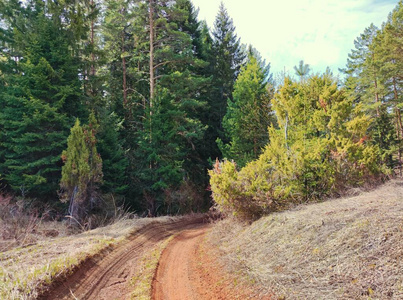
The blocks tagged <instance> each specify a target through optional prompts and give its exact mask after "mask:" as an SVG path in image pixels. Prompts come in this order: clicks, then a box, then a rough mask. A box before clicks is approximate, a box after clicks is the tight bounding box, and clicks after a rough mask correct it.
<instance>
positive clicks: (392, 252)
mask: <svg viewBox="0 0 403 300" xmlns="http://www.w3.org/2000/svg"><path fill="white" fill-rule="evenodd" d="M209 239H210V241H211V242H213V243H215V244H216V245H218V246H219V247H220V250H221V253H222V255H223V256H222V259H223V260H224V261H225V262H226V263H227V265H228V268H229V269H230V270H231V271H232V272H235V271H239V270H241V271H242V272H243V274H244V276H245V280H248V281H250V280H252V281H256V283H257V284H258V285H259V286H264V287H265V288H264V290H262V291H260V292H261V294H262V295H263V294H265V293H269V292H275V294H276V295H278V298H280V299H281V298H283V299H403V182H402V181H391V182H389V183H387V184H385V185H384V186H382V187H380V188H378V189H376V190H374V191H371V192H367V193H362V194H360V195H359V196H356V197H351V198H345V199H336V200H330V201H326V202H323V203H319V204H312V205H306V206H300V207H297V208H296V209H294V210H291V211H286V212H282V213H274V214H271V215H269V216H267V217H264V218H261V219H260V220H258V221H256V222H254V223H252V224H251V225H246V224H240V223H237V222H236V221H235V220H231V219H227V220H225V221H222V222H220V223H219V224H217V226H215V228H214V229H213V231H212V232H211V233H210V235H209Z"/></svg>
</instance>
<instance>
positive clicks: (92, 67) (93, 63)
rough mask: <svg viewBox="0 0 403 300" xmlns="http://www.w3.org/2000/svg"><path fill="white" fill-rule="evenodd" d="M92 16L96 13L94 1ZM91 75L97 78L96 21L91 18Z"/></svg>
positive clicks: (92, 2)
mask: <svg viewBox="0 0 403 300" xmlns="http://www.w3.org/2000/svg"><path fill="white" fill-rule="evenodd" d="M90 5H91V15H92V14H93V13H94V0H91V3H90ZM91 47H92V50H91V75H92V76H95V54H94V19H93V17H91Z"/></svg>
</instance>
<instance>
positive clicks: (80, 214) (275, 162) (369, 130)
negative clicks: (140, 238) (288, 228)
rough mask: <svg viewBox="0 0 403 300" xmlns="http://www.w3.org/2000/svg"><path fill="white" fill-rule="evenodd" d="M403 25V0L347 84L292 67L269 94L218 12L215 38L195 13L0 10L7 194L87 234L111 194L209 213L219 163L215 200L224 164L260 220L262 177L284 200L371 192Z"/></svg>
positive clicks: (26, 6)
mask: <svg viewBox="0 0 403 300" xmlns="http://www.w3.org/2000/svg"><path fill="white" fill-rule="evenodd" d="M401 24H402V2H401V1H400V2H399V4H398V6H397V7H396V9H395V10H394V11H393V12H392V13H391V15H390V16H389V18H388V21H387V22H386V23H385V24H384V25H383V27H382V29H377V28H375V27H374V26H371V27H370V28H369V29H367V30H366V31H365V32H364V34H363V35H361V36H360V37H359V38H358V39H357V40H356V43H355V45H356V49H354V50H353V51H352V53H351V54H350V55H349V60H348V64H347V67H346V69H345V70H344V72H345V73H346V74H347V75H346V78H347V79H346V80H345V82H340V81H338V80H337V79H336V78H334V76H332V75H331V73H330V71H329V72H327V73H326V74H322V75H313V76H308V75H307V74H306V73H307V72H309V68H307V66H304V64H303V62H301V63H300V66H299V67H298V68H297V67H296V68H295V69H296V72H297V74H298V75H297V76H299V78H298V79H293V78H291V77H289V76H284V81H283V82H282V83H279V84H277V85H276V84H275V81H274V80H273V76H272V74H271V73H270V64H266V62H265V61H264V60H263V59H262V58H261V56H260V55H259V53H258V52H257V51H256V50H255V49H254V48H253V47H252V46H249V47H246V46H244V45H242V44H241V43H240V39H239V38H238V37H237V35H236V32H235V26H234V24H233V21H232V19H231V18H230V16H229V15H228V12H227V10H226V9H225V7H224V5H223V4H221V5H220V8H219V11H218V13H217V16H216V19H215V23H214V28H213V29H212V30H210V29H209V28H208V26H207V24H206V23H205V22H201V21H199V20H198V18H197V10H196V9H195V7H194V6H193V4H192V2H191V1H190V0H130V1H127V0H86V1H71V0H57V1H56V0H54V1H50V0H45V1H44V0H30V1H25V2H20V1H18V0H2V1H0V81H1V84H0V180H1V186H2V187H3V189H4V190H5V191H7V192H13V193H14V194H16V195H18V196H22V197H28V198H37V199H40V200H41V201H44V202H55V201H57V202H58V201H59V199H61V200H62V201H64V202H66V203H68V204H69V213H70V214H71V215H74V216H75V217H77V218H79V219H81V218H84V217H85V216H86V215H87V214H88V213H90V212H91V211H93V210H94V209H96V208H97V207H99V206H101V205H102V201H105V195H114V197H118V198H119V199H122V201H123V200H124V201H125V203H126V204H127V205H129V206H130V207H131V208H132V209H134V210H137V211H147V212H148V214H149V215H158V214H173V213H184V212H189V211H194V210H203V209H206V208H208V207H210V205H211V200H210V191H209V190H208V189H209V188H208V187H209V184H210V183H209V175H208V169H211V167H212V165H213V164H214V161H216V159H218V160H221V159H224V158H226V159H227V160H226V161H225V162H223V163H222V164H221V165H220V164H219V163H218V165H217V163H216V165H215V167H214V169H213V170H216V171H213V173H211V174H212V175H211V176H212V178H211V189H212V192H213V196H214V200H215V201H216V202H219V203H220V200H218V199H219V198H217V196H216V195H217V191H218V190H217V189H221V188H222V187H221V186H220V185H217V184H216V183H215V181H214V180H216V179H217V180H218V179H219V180H222V177H223V174H224V173H225V172H224V173H223V172H221V171H218V170H219V169H220V170H221V168H222V169H223V170H224V169H225V168H227V167H224V166H226V165H229V164H232V165H233V167H231V168H234V169H233V172H235V173H234V174H237V175H236V176H240V174H241V172H245V174H248V175H245V176H246V177H245V180H246V181H247V182H248V184H250V185H252V186H251V187H250V188H249V187H248V188H246V187H247V186H248V184H244V183H242V182H241V181H239V182H238V181H237V180H235V179H236V178H232V179H231V183H228V184H230V185H234V184H235V185H236V184H240V186H242V189H247V191H246V190H245V191H244V192H245V193H246V194H248V195H249V196H250V197H252V198H253V199H255V198H259V197H258V196H253V195H252V191H254V192H256V195H260V194H262V193H263V194H264V195H266V196H263V198H264V199H266V200H264V199H263V198H262V199H263V200H262V199H259V200H258V202H259V201H260V202H259V203H260V204H259V205H258V209H257V211H258V214H259V213H261V212H262V211H264V210H265V209H266V208H267V207H268V205H267V203H268V202H267V201H269V202H270V201H277V200H274V198H273V197H269V196H267V195H268V194H267V187H259V186H258V184H257V183H256V180H257V179H256V178H261V177H262V176H263V177H264V179H263V177H262V178H261V182H262V184H263V183H264V182H265V183H264V184H268V185H270V189H274V191H275V192H273V193H274V194H276V193H280V194H282V195H283V196H281V197H283V198H282V199H288V198H290V197H291V198H293V199H294V198H298V199H302V198H304V199H305V198H310V197H312V196H315V197H317V196H319V195H322V194H330V193H332V192H334V191H336V190H338V188H340V187H341V186H343V185H344V184H342V182H348V183H349V184H358V183H360V182H362V181H363V180H364V178H365V176H372V177H374V178H375V177H379V175H380V174H386V173H387V172H388V171H387V170H388V169H390V168H393V167H394V166H396V165H398V164H400V163H401V140H402V136H403V131H402V130H403V129H402V125H401V124H402V123H401V116H400V111H401V100H400V99H401V84H402V77H401V70H402V68H401V64H402V62H401V60H402V55H401V54H402V53H401V51H402V50H401V49H402V44H401V43H402V42H401V41H402V28H401ZM284 75H286V74H284ZM267 128H269V130H267ZM275 147H277V148H275ZM275 149H276V150H275ZM268 152H270V153H272V154H270V155H269V154H267V153H268ZM275 153H277V154H275ZM259 161H260V162H261V163H263V164H264V167H263V166H258V165H259V163H258V162H259ZM219 165H220V166H219ZM253 165H255V166H256V167H257V168H258V169H259V168H260V169H261V170H260V169H259V170H260V171H258V172H257V171H256V172H257V173H256V172H255V171H252V170H249V169H250V168H252V167H251V166H253ZM345 165H347V166H348V167H345ZM248 168H249V169H248ZM244 169H245V171H244ZM337 170H339V171H340V172H341V173H337V172H338V171H337ZM347 170H349V171H351V172H352V173H351V174H349V176H348V177H347V178H344V177H343V176H345V175H346V174H345V173H346V172H347ZM214 172H215V173H214ZM231 172H232V171H231ZM248 172H249V173H248ZM259 172H262V173H259ZM343 172H344V173H343ZM252 173H253V174H252ZM263 174H264V175H263ZM252 175H253V176H254V177H253V178H254V179H253V178H252V177H250V178H249V177H248V176H252ZM325 175H326V176H329V178H333V179H331V180H329V181H328V182H324V181H325V180H324V178H325V177H324V176H325ZM350 175H351V176H350ZM242 176H243V175H242ZM267 176H269V177H270V178H269V177H267ZM272 176H274V177H273V178H272ZM220 178H221V179H220ZM259 180H260V179H259ZM224 181H225V180H224ZM237 182H238V183H237ZM294 186H297V187H295V188H294ZM280 190H282V191H281V192H280ZM263 191H264V192H263ZM238 192H239V191H237V193H238ZM244 192H242V193H244ZM242 193H241V192H240V195H241V196H239V197H238V198H239V199H240V201H241V202H242V203H243V204H242V205H244V203H247V202H248V201H246V200H245V199H249V198H248V197H249V196H245V195H244V194H242ZM263 194H262V195H263ZM276 195H277V194H276ZM296 195H297V196H296ZM231 197H232V196H231ZM224 198H225V197H224ZM224 198H223V199H224ZM235 198H237V197H233V198H231V199H235ZM238 198H237V199H238ZM225 201H230V200H229V198H228V199H226V200H225ZM231 201H232V200H231ZM245 201H246V202H245ZM251 201H252V202H253V201H255V200H251ZM265 201H266V202H267V203H266V204H264V202H265ZM280 202H281V201H280ZM262 205H263V206H262ZM262 207H265V208H264V209H263V208H262ZM254 213H255V212H254ZM254 213H253V214H254Z"/></svg>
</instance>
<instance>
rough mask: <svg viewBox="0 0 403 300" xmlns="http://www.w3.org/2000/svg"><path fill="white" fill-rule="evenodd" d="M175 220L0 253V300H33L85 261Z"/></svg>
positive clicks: (130, 223) (129, 222)
mask: <svg viewBox="0 0 403 300" xmlns="http://www.w3.org/2000/svg"><path fill="white" fill-rule="evenodd" d="M173 220H175V218H171V217H162V218H155V219H126V220H120V221H118V222H116V223H115V224H113V225H110V226H106V227H102V228H97V229H95V230H91V231H87V232H84V233H81V234H77V235H72V236H66V237H57V238H53V239H50V240H42V241H38V242H37V243H36V244H35V245H30V246H27V247H19V248H14V249H11V250H9V251H5V252H2V253H0V299H34V298H36V297H37V296H38V295H39V294H40V292H41V291H42V290H43V289H44V288H45V287H46V286H48V285H49V284H51V282H53V281H54V280H57V279H60V278H63V277H65V276H66V275H68V274H69V273H70V272H72V271H73V270H74V269H75V268H76V267H77V266H79V265H80V264H81V263H83V262H84V261H85V260H86V259H88V258H90V257H93V256H95V255H98V254H99V253H101V252H103V251H105V250H107V249H109V248H112V246H114V245H117V244H118V243H120V242H122V241H124V240H125V239H126V238H127V237H128V236H129V235H130V234H132V233H133V232H134V231H136V230H139V229H140V228H142V227H144V226H145V225H147V224H150V223H151V222H161V223H166V222H172V221H173Z"/></svg>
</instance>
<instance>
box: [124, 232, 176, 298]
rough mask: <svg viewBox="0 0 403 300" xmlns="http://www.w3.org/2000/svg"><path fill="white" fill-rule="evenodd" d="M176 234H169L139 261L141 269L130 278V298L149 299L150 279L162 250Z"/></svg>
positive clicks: (150, 290) (151, 279)
mask: <svg viewBox="0 0 403 300" xmlns="http://www.w3.org/2000/svg"><path fill="white" fill-rule="evenodd" d="M175 236H176V235H171V236H170V237H168V238H167V239H165V240H164V241H162V242H159V243H158V244H157V245H155V247H154V248H153V249H152V250H151V251H148V252H147V253H146V255H144V257H143V258H142V261H141V263H140V266H141V269H140V271H139V272H138V274H136V276H135V277H133V278H131V280H130V285H131V287H132V292H131V295H130V299H136V300H150V299H151V293H152V281H153V278H154V276H155V272H156V270H157V267H158V262H159V260H160V257H161V254H162V251H164V249H165V248H166V247H167V246H168V244H169V242H171V241H172V240H173V239H174V238H175Z"/></svg>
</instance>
